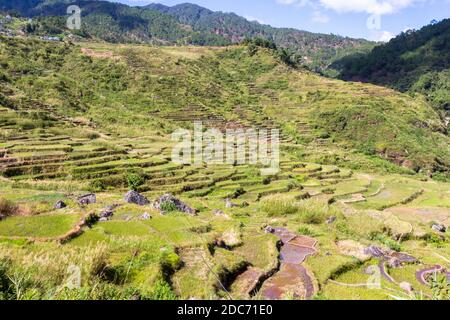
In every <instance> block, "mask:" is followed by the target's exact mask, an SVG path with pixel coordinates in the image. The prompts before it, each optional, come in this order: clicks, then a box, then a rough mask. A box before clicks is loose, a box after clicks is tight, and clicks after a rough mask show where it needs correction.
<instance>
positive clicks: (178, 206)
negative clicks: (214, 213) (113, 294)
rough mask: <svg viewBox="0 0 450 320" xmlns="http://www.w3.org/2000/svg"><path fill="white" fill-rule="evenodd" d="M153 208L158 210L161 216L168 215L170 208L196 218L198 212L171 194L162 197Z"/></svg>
mask: <svg viewBox="0 0 450 320" xmlns="http://www.w3.org/2000/svg"><path fill="white" fill-rule="evenodd" d="M153 208H154V209H155V210H158V211H159V212H160V213H161V214H166V213H167V212H166V211H167V210H168V208H173V209H175V210H176V211H180V212H184V213H187V214H189V215H191V216H196V215H197V211H196V210H195V209H193V208H191V207H189V206H188V205H187V204H186V203H184V202H183V201H181V200H179V199H177V198H175V197H174V196H173V195H171V194H165V195H163V196H161V197H159V198H158V199H157V200H156V201H155V202H154V203H153Z"/></svg>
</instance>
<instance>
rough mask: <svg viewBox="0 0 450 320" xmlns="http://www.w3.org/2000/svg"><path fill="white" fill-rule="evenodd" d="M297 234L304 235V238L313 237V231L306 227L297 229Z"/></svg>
mask: <svg viewBox="0 0 450 320" xmlns="http://www.w3.org/2000/svg"><path fill="white" fill-rule="evenodd" d="M297 232H298V233H299V234H300V235H304V236H310V237H314V236H315V233H314V231H312V230H311V229H310V228H308V227H307V226H300V227H299V228H298V229H297Z"/></svg>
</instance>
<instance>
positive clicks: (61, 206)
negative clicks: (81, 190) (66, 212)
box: [54, 200, 67, 210]
mask: <svg viewBox="0 0 450 320" xmlns="http://www.w3.org/2000/svg"><path fill="white" fill-rule="evenodd" d="M65 207H67V205H66V204H65V203H64V201H62V200H59V201H58V202H56V203H55V205H54V208H55V209H57V210H58V209H64V208H65Z"/></svg>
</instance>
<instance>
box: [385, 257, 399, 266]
mask: <svg viewBox="0 0 450 320" xmlns="http://www.w3.org/2000/svg"><path fill="white" fill-rule="evenodd" d="M387 263H388V266H389V268H392V269H396V268H400V267H401V266H402V263H401V262H400V260H399V259H397V258H395V257H392V258H390V259H389V260H388V262H387Z"/></svg>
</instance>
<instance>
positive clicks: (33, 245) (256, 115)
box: [0, 37, 450, 300]
mask: <svg viewBox="0 0 450 320" xmlns="http://www.w3.org/2000/svg"><path fill="white" fill-rule="evenodd" d="M0 63H1V67H2V68H1V69H0V82H1V85H0V90H1V92H0V173H1V176H0V283H1V284H2V286H1V287H0V299H81V300H86V299H134V300H135V299H143V300H146V299H177V298H182V299H255V300H261V299H287V298H290V299H312V298H315V299H392V292H396V295H398V296H399V297H400V298H402V299H419V298H420V299H448V282H447V279H448V273H445V272H444V270H448V268H449V267H450V266H449V265H448V261H447V260H446V259H445V256H446V254H447V253H448V250H449V232H448V227H449V224H448V223H449V220H448V217H449V207H450V203H449V198H448V194H449V192H450V187H449V184H448V182H445V181H444V180H446V179H447V178H446V177H448V173H449V172H448V168H449V166H448V164H449V159H450V155H449V150H448V148H447V146H448V143H449V138H448V137H447V136H446V135H444V134H443V133H442V132H443V129H444V128H443V126H442V124H441V122H440V120H439V117H438V115H437V113H436V112H435V111H434V110H433V109H432V108H431V107H430V106H429V105H428V104H427V103H426V102H425V101H422V100H421V99H413V98H411V97H410V96H409V95H406V94H401V93H398V92H396V91H394V90H391V89H386V88H383V87H378V86H374V85H370V84H360V83H347V82H344V81H340V80H332V79H326V78H323V77H320V76H318V75H315V74H313V73H311V72H308V71H304V70H300V71H299V70H296V69H293V68H291V67H289V66H287V65H286V64H285V63H283V62H282V60H280V57H279V55H278V54H277V53H276V52H275V51H273V50H270V49H268V48H262V47H258V46H255V45H251V44H250V45H249V46H231V47H226V48H218V47H193V46H184V47H182V46H177V47H173V46H164V47H155V46H146V45H124V44H120V45H113V44H108V43H88V42H83V43H79V44H71V43H69V42H67V43H65V42H51V41H39V40H35V39H27V38H24V39H20V38H12V37H1V38H0ZM199 120H201V121H203V123H204V125H205V126H206V127H215V128H219V129H222V130H224V129H225V128H250V127H253V128H257V129H261V128H281V129H282V134H281V141H280V142H281V155H280V156H281V159H280V160H281V161H280V172H279V173H278V174H276V175H272V176H262V175H261V172H260V170H258V169H260V167H259V166H255V165H251V164H238V163H233V164H211V163H201V164H185V165H182V164H176V163H173V162H172V161H171V151H172V147H173V145H174V141H172V140H171V137H170V134H171V133H172V132H174V130H176V129H178V128H180V127H184V128H191V127H192V122H193V121H199ZM415 170H416V171H420V173H416V171H415ZM427 175H430V176H434V178H435V179H434V180H432V179H429V177H427ZM437 180H443V181H437ZM130 189H133V190H136V191H138V192H140V194H141V195H142V196H145V197H147V198H148V200H149V201H153V204H152V205H150V203H149V202H146V201H142V202H140V203H139V204H141V205H138V204H136V203H130V197H125V194H126V193H127V192H128V191H129V190H130ZM88 192H93V193H94V194H95V196H94V195H93V194H90V195H88V196H86V193H88ZM167 193H170V194H172V195H173V196H174V197H176V199H175V200H174V199H173V198H171V197H170V196H167V195H166V196H164V197H161V196H163V195H164V194H167ZM83 195H84V197H83ZM143 200H146V199H143ZM60 201H62V203H61V202H60ZM178 201H183V204H184V205H186V206H187V207H188V209H189V210H188V209H186V206H180V203H179V202H178ZM194 211H195V213H194ZM55 261H57V262H58V263H55ZM374 265H375V266H380V269H379V270H380V275H381V276H380V279H379V284H380V285H382V288H383V289H378V290H374V289H373V288H371V287H367V286H365V285H364V283H366V282H367V281H368V279H369V277H370V276H371V274H368V272H367V271H368V270H370V269H369V268H373V267H374ZM377 270H378V269H377ZM430 270H431V271H430ZM435 270H442V271H443V272H442V273H439V274H438V275H437V277H436V278H435V277H431V276H430V274H431V273H432V272H433V271H435ZM76 274H80V275H81V277H80V278H79V282H77V278H76V277H75V278H72V277H71V275H76ZM18 279H19V280H18ZM20 279H27V281H20ZM71 281H72V282H73V283H72V282H71ZM404 282H407V283H408V284H410V286H411V287H413V288H414V292H407V291H405V290H403V289H402V287H401V286H400V285H399V284H401V283H404ZM199 283H202V285H198V284H199ZM361 283H362V285H361Z"/></svg>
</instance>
